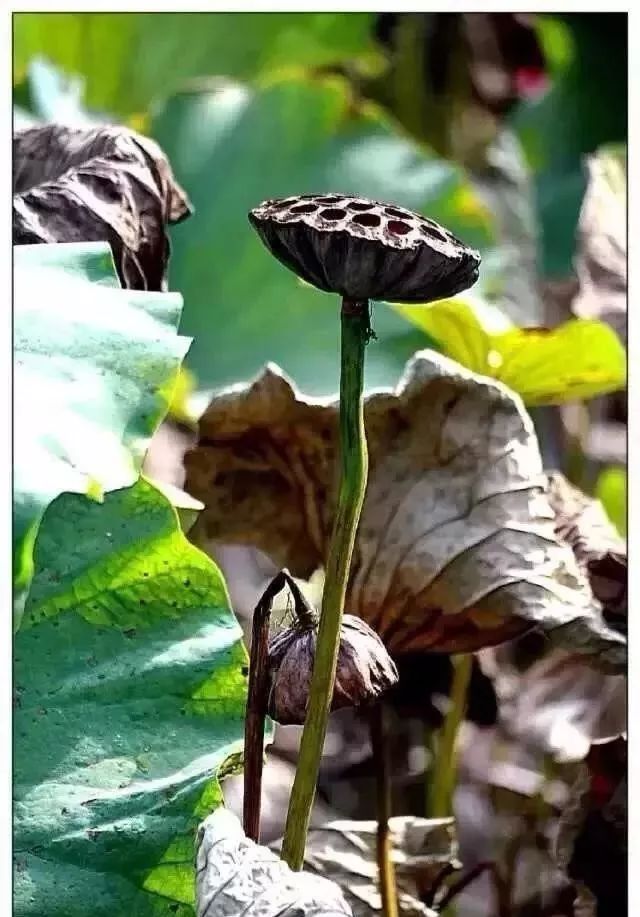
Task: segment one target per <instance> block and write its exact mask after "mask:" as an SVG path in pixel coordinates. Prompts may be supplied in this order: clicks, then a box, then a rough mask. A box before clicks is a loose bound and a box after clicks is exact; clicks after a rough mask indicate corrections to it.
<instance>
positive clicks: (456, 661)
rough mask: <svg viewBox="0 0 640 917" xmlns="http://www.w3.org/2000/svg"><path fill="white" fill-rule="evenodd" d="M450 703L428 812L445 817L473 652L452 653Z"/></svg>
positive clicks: (428, 814)
mask: <svg viewBox="0 0 640 917" xmlns="http://www.w3.org/2000/svg"><path fill="white" fill-rule="evenodd" d="M451 661H452V663H453V682H452V684H451V696H450V705H449V709H448V710H447V715H446V716H445V719H444V723H443V724H442V728H441V730H440V735H439V736H438V745H437V751H436V758H435V761H434V765H433V770H432V777H431V791H430V794H429V807H428V811H427V816H428V817H430V818H445V817H446V816H448V815H451V811H452V806H453V788H454V786H455V782H456V772H457V760H456V739H457V737H458V731H459V729H460V724H461V723H462V720H463V718H464V714H465V710H466V707H467V691H468V688H469V681H470V679H471V669H472V666H473V656H472V655H471V653H466V654H465V655H464V656H458V657H454V658H453V659H452V660H451Z"/></svg>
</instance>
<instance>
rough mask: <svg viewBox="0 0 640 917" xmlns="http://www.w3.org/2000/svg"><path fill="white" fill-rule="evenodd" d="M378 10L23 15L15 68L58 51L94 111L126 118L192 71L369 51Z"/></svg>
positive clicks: (317, 61) (249, 70)
mask: <svg viewBox="0 0 640 917" xmlns="http://www.w3.org/2000/svg"><path fill="white" fill-rule="evenodd" d="M373 15H374V14H372V13H349V14H346V15H345V14H341V13H291V12H287V13H158V12H155V13H53V14H52V13H47V14H43V13H16V15H15V16H14V74H15V77H16V79H17V81H20V80H22V79H23V78H24V75H25V72H26V68H27V66H28V65H29V63H30V61H31V60H33V58H34V57H36V56H38V55H40V56H45V57H47V58H49V59H50V60H51V61H52V62H53V63H55V64H57V65H58V66H60V67H61V68H62V69H63V70H65V71H66V72H67V74H69V75H79V76H82V77H84V78H85V80H86V102H87V104H88V105H89V107H91V108H94V109H95V108H98V109H104V110H108V111H110V112H111V113H112V114H117V115H127V114H130V113H134V112H142V111H144V110H146V109H147V107H148V105H149V103H150V102H151V101H152V100H154V99H156V98H158V97H160V98H164V97H166V96H167V95H170V94H171V93H172V92H173V91H175V89H177V88H178V87H179V85H180V84H181V83H182V82H183V81H184V80H185V79H189V78H191V77H200V76H210V75H212V74H223V75H226V76H233V77H241V78H248V77H253V76H256V75H258V74H260V73H264V72H265V71H269V70H272V69H274V68H281V67H292V66H304V67H310V66H323V65H326V64H331V63H335V62H337V61H340V60H342V59H343V58H346V57H351V56H353V55H359V54H362V53H370V52H371V51H372V45H371V41H372V39H371V28H372V24H373Z"/></svg>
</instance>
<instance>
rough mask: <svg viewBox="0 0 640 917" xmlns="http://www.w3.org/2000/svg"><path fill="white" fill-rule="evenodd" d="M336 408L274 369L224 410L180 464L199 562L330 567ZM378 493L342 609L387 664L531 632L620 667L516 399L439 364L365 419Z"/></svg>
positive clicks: (239, 391)
mask: <svg viewBox="0 0 640 917" xmlns="http://www.w3.org/2000/svg"><path fill="white" fill-rule="evenodd" d="M337 416H338V407H337V403H336V402H335V401H331V400H314V399H309V398H306V397H303V396H302V395H301V394H300V393H299V392H297V391H296V390H295V388H294V387H293V385H292V384H291V382H290V381H289V380H288V379H287V378H286V377H285V376H284V375H283V373H282V372H281V371H280V370H279V369H278V368H277V367H275V366H273V365H271V366H269V367H267V368H266V369H265V370H264V372H263V373H262V374H261V375H260V376H259V377H258V378H257V379H256V380H255V381H253V382H252V383H250V384H248V385H241V386H237V387H234V388H232V389H229V390H227V391H225V392H222V393H220V394H219V395H217V396H215V397H214V399H213V400H212V402H211V404H210V405H209V407H208V409H207V410H206V412H205V413H204V415H203V417H202V419H201V423H200V433H199V441H198V444H197V446H196V447H195V449H194V450H192V451H191V452H190V453H188V454H187V456H186V457H185V465H186V469H187V479H186V485H185V487H186V489H187V490H188V491H189V492H190V493H191V494H193V496H195V497H197V498H198V499H199V500H202V502H203V503H204V504H205V510H204V511H203V513H202V514H201V516H200V518H199V519H198V522H197V523H196V525H195V526H194V529H192V532H191V535H192V537H193V540H194V541H195V542H196V543H198V544H199V545H200V546H201V547H203V548H204V549H205V550H209V551H211V550H213V549H214V547H215V544H216V543H223V544H225V543H227V544H229V543H236V544H249V545H253V546H254V547H257V548H259V549H261V550H263V551H265V552H266V553H267V554H269V555H270V556H271V557H272V558H273V559H274V560H275V562H276V563H277V564H279V565H281V566H286V567H287V568H288V569H289V570H291V571H292V573H293V574H294V575H296V576H303V577H306V576H309V575H310V574H311V573H312V572H313V571H314V570H316V569H317V568H318V567H320V566H322V565H323V564H324V561H325V557H326V553H327V546H328V541H329V534H330V530H331V524H332V521H333V512H334V506H335V494H336V468H335V460H336V449H337V444H336V436H337ZM365 423H366V428H367V438H368V443H369V467H370V472H369V482H368V486H367V493H366V498H365V505H364V508H363V513H362V517H361V522H360V527H359V531H358V537H357V541H356V546H355V551H354V559H353V564H352V570H351V577H350V582H349V588H348V594H347V600H346V604H345V609H346V611H348V612H349V613H350V614H355V615H358V616H360V617H361V618H363V619H364V620H365V621H366V622H367V623H368V624H369V625H370V626H371V627H373V629H374V630H376V631H377V632H378V634H379V635H380V636H381V637H382V639H383V640H384V642H385V643H386V645H387V648H388V649H389V651H390V652H391V653H392V654H396V655H399V654H401V653H403V652H408V651H412V650H420V651H423V650H435V651H442V652H470V651H473V650H476V649H480V648H481V647H483V646H490V645H495V644H497V643H500V642H502V641H504V640H507V639H510V638H512V637H516V636H518V635H519V634H522V633H524V632H525V631H527V630H528V629H530V628H532V627H534V626H540V627H542V628H544V629H545V630H546V631H548V632H551V633H554V634H555V635H556V636H557V639H558V640H559V641H560V642H561V643H562V642H564V644H565V645H566V644H567V643H568V644H569V646H571V647H572V648H573V649H574V650H576V651H580V652H585V653H591V654H597V655H598V657H599V659H600V660H601V661H602V663H603V664H608V665H610V666H613V667H617V668H621V667H623V666H624V664H625V662H624V661H625V646H626V642H625V640H624V638H623V637H621V636H620V635H618V634H617V633H615V632H613V631H611V630H610V629H609V628H608V627H607V626H606V625H605V623H604V621H603V619H602V614H601V608H600V606H599V603H598V602H597V601H596V600H595V599H594V597H593V595H592V593H591V590H590V588H589V584H588V582H587V580H586V577H585V576H584V574H583V573H582V572H581V571H580V569H579V568H578V565H577V564H576V561H575V558H574V556H573V553H572V552H571V549H570V548H569V547H568V545H566V544H565V543H564V542H562V541H561V540H559V539H558V538H557V537H556V534H555V531H554V514H553V511H552V509H551V506H550V504H549V500H548V496H547V493H546V491H547V481H546V478H545V476H544V475H543V472H542V465H541V459H540V453H539V450H538V444H537V440H536V437H535V433H534V429H533V425H532V423H531V420H530V418H529V417H528V415H527V413H526V411H525V410H524V407H523V405H522V402H521V401H520V399H519V398H518V397H517V396H515V395H514V394H513V393H512V392H510V391H509V390H508V389H507V388H505V387H504V386H502V385H501V384H500V383H497V382H493V381H491V380H489V379H487V378H485V377H481V376H477V375H475V374H474V373H472V372H470V371H468V370H466V369H464V368H463V367H461V366H460V365H459V364H457V363H454V362H453V361H451V360H449V359H447V358H446V357H443V356H442V355H440V354H436V353H434V352H432V351H422V352H420V353H418V354H416V355H415V357H414V358H413V359H412V360H411V361H410V362H409V364H408V365H407V368H406V370H405V373H404V375H403V377H402V379H401V380H400V382H399V384H398V386H397V388H396V389H395V391H391V390H389V391H379V392H375V393H373V394H371V395H370V396H369V397H368V398H367V400H366V404H365Z"/></svg>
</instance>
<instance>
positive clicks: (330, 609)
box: [282, 299, 371, 870]
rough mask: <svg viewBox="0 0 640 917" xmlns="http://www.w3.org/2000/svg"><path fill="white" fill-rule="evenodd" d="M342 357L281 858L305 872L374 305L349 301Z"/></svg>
mask: <svg viewBox="0 0 640 917" xmlns="http://www.w3.org/2000/svg"><path fill="white" fill-rule="evenodd" d="M340 319H341V331H342V334H341V357H340V482H339V489H338V503H337V507H336V516H335V521H334V525H333V531H332V534H331V541H330V543H329V555H328V558H327V568H326V578H325V584H324V591H323V595H322V609H321V614H320V626H319V629H318V639H317V643H316V657H315V663H314V667H313V676H312V678H311V689H310V694H309V706H308V709H307V719H306V722H305V725H304V730H303V733H302V741H301V743H300V753H299V756H298V764H297V767H296V776H295V779H294V782H293V788H292V791H291V798H290V800H289V810H288V812H287V822H286V826H285V834H284V841H283V844H282V858H283V859H284V860H285V861H286V862H287V863H288V864H289V866H290V867H291V869H296V870H297V869H301V868H302V864H303V860H304V850H305V843H306V838H307V831H308V828H309V820H310V817H311V809H312V806H313V802H314V799H315V793H316V785H317V782H318V772H319V769H320V759H321V757H322V749H323V746H324V740H325V735H326V731H327V721H328V718H329V708H330V705H331V698H332V696H333V685H334V682H335V676H336V665H337V660H338V648H339V639H340V623H341V620H342V614H343V610H344V600H345V594H346V590H347V582H348V579H349V569H350V566H351V555H352V553H353V546H354V543H355V537H356V531H357V528H358V521H359V519H360V512H361V510H362V504H363V501H364V492H365V488H366V482H367V444H366V439H365V431H364V416H363V405H362V391H363V385H364V353H365V347H366V345H367V342H368V341H369V339H370V337H371V327H370V324H369V303H368V301H366V300H363V301H351V300H347V299H344V300H343V301H342V310H341V315H340Z"/></svg>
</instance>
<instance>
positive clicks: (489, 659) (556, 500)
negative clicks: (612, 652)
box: [480, 472, 627, 761]
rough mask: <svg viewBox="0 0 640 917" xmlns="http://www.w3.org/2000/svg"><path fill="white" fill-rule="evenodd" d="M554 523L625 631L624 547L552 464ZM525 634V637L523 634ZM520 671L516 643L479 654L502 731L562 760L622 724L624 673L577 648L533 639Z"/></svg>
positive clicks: (617, 731) (598, 508) (611, 735)
mask: <svg viewBox="0 0 640 917" xmlns="http://www.w3.org/2000/svg"><path fill="white" fill-rule="evenodd" d="M548 480H549V490H548V495H549V502H550V504H551V508H552V509H553V512H554V514H555V531H556V534H557V535H558V537H559V538H560V539H562V541H564V542H566V543H567V544H568V545H569V546H570V547H571V549H572V550H573V553H574V555H575V558H576V561H577V563H578V566H579V567H580V569H581V570H582V571H583V573H584V574H585V576H586V577H587V579H588V580H589V583H590V586H591V590H592V592H593V594H594V596H595V597H596V598H597V599H598V601H599V602H600V603H601V604H602V607H603V611H604V615H605V619H606V620H607V621H608V622H609V623H610V624H611V625H612V626H613V627H615V628H616V629H617V630H619V631H622V632H626V618H627V551H626V545H625V542H624V540H623V539H622V538H621V537H620V535H619V534H618V533H617V531H616V529H615V528H614V526H613V525H612V524H611V522H610V521H609V519H608V517H607V515H606V513H605V511H604V508H603V506H602V504H601V503H600V502H599V501H598V500H594V499H593V498H591V497H588V496H587V495H586V494H584V493H582V491H580V490H578V488H577V487H574V486H573V485H572V484H570V483H569V481H567V479H566V478H565V477H564V476H563V475H562V474H560V473H559V472H552V473H550V474H549V475H548ZM525 639H526V638H525ZM540 650H541V651H542V655H540V654H538V658H536V659H534V660H533V661H532V663H531V664H530V665H529V666H528V667H527V668H526V670H525V671H518V670H517V669H518V667H517V666H516V665H515V664H514V662H515V660H516V659H517V658H518V647H517V646H516V645H513V644H512V645H507V646H504V647H501V648H500V649H497V650H487V651H486V652H484V653H481V654H480V661H481V665H482V667H483V669H484V671H485V673H486V674H487V675H489V676H490V677H491V678H492V680H493V683H494V687H495V690H496V693H497V695H498V698H499V703H500V721H501V723H502V726H503V728H506V729H507V730H508V732H509V734H510V735H512V736H514V737H516V738H517V739H518V740H519V741H521V742H523V743H525V744H527V745H529V746H530V747H533V748H542V749H544V750H545V752H546V753H548V754H551V755H553V756H554V757H555V758H557V759H559V760H563V761H573V760H579V759H581V758H583V757H584V756H585V755H586V754H587V753H588V751H589V748H590V746H591V744H592V743H595V742H599V743H600V742H605V741H611V740H613V739H615V738H617V737H618V736H620V735H622V734H624V733H625V731H626V714H627V711H626V691H627V687H626V678H625V676H624V675H622V674H621V675H610V674H607V673H605V672H600V671H596V670H595V669H594V668H593V667H592V666H590V665H589V664H588V661H587V660H586V659H585V658H584V657H583V656H581V655H579V654H577V653H572V652H565V651H564V650H561V649H557V648H549V647H548V646H547V647H545V646H541V647H540Z"/></svg>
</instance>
